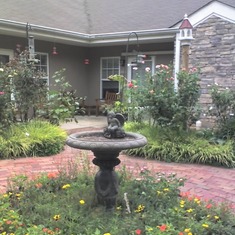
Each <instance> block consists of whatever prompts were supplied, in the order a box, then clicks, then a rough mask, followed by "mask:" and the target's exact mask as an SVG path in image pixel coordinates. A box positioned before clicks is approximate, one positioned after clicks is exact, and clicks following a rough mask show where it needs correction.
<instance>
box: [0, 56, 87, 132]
mask: <svg viewBox="0 0 235 235" xmlns="http://www.w3.org/2000/svg"><path fill="white" fill-rule="evenodd" d="M26 57H27V52H22V53H20V54H19V55H18V56H17V57H15V58H14V59H13V60H11V61H10V62H9V63H7V64H6V65H2V66H1V67H0V130H3V129H7V128H8V127H9V126H10V125H11V124H12V123H16V122H28V121H30V120H32V119H33V118H39V117H40V118H45V119H47V120H49V121H50V122H51V123H53V124H59V122H60V121H65V120H69V118H70V119H71V118H73V117H74V115H76V114H80V113H83V112H84V110H82V109H80V107H79V106H81V105H80V103H81V102H82V101H83V99H84V98H81V97H77V96H76V94H75V93H76V91H75V90H71V85H70V84H69V83H68V81H66V78H65V75H64V74H65V69H62V70H60V71H58V72H56V73H55V74H54V75H53V77H52V80H54V86H55V90H52V89H50V90H49V89H48V85H47V83H46V82H45V80H44V79H43V76H45V74H43V73H41V72H39V71H38V70H37V68H36V65H37V61H33V62H29V61H28V60H27V59H26ZM75 121H76V119H75Z"/></svg>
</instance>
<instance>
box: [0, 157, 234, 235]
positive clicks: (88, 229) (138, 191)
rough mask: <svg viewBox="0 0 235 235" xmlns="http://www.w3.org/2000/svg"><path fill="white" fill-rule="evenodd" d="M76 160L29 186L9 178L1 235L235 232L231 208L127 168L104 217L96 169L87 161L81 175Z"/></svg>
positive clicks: (173, 181) (1, 206) (167, 177)
mask: <svg viewBox="0 0 235 235" xmlns="http://www.w3.org/2000/svg"><path fill="white" fill-rule="evenodd" d="M79 159H80V161H77V160H76V159H75V160H73V161H71V162H70V163H69V164H68V165H69V167H67V168H63V169H61V170H60V171H59V173H55V172H52V173H48V174H42V175H41V176H40V177H38V178H37V179H35V180H33V181H31V180H29V179H28V178H27V177H25V176H23V177H20V176H17V177H16V178H13V179H12V181H11V185H10V186H9V191H8V192H7V193H5V194H4V195H2V196H1V200H0V201H1V202H0V217H1V218H4V220H1V221H0V223H1V224H0V225H1V226H0V232H1V233H4V232H6V233H8V234H10V232H14V233H15V234H19V235H25V234H26V231H27V232H28V234H37V233H36V231H39V229H41V231H40V232H39V233H38V234H40V235H41V234H77V235H91V234H94V235H119V234H128V235H129V234H130V235H135V234H141V235H156V234H159V235H160V234H169V235H175V234H189V233H191V234H204V235H209V234H215V235H230V234H234V232H235V230H234V227H233V226H234V221H235V215H234V214H233V213H232V211H231V210H230V209H229V205H225V204H224V205H223V204H219V205H217V204H216V203H215V202H213V201H203V200H202V199H200V198H199V197H197V196H195V195H190V194H189V193H187V192H186V193H180V191H179V187H180V186H183V184H184V181H185V180H184V179H181V178H177V177H176V175H174V174H171V173H170V174H164V173H156V174H151V173H150V171H149V170H148V169H141V173H140V175H139V176H136V175H135V176H133V175H132V174H131V173H130V172H128V171H127V170H126V169H121V170H120V171H119V172H118V174H119V176H120V177H119V178H120V187H119V188H120V189H119V195H118V199H117V205H116V209H115V211H113V212H112V213H111V212H107V211H105V209H104V208H103V206H101V205H99V204H98V202H97V199H96V195H95V191H94V185H93V183H94V182H93V181H94V168H92V166H90V164H91V163H88V162H86V163H85V164H84V169H85V170H84V171H81V170H80V171H79V170H78V169H81V168H79V167H78V165H79V164H81V159H82V158H81V156H79ZM82 161H83V159H82ZM85 161H86V160H85ZM179 195H180V196H179ZM61 205H63V206H61ZM9 221H10V222H9ZM36 229H38V230H36ZM34 230H35V232H34ZM29 231H30V232H29ZM31 231H32V232H31ZM48 231H50V232H48ZM33 232H34V233H33Z"/></svg>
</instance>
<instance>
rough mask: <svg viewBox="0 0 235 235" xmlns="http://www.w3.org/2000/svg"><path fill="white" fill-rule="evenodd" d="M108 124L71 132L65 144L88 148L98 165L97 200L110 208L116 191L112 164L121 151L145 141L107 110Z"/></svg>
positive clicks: (120, 117) (114, 200)
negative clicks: (91, 129)
mask: <svg viewBox="0 0 235 235" xmlns="http://www.w3.org/2000/svg"><path fill="white" fill-rule="evenodd" d="M107 122H108V126H107V127H106V128H105V129H104V130H103V131H90V132H81V133H75V134H71V135H70V136H69V137H68V138H67V141H66V144H67V145H69V146H70V147H72V148H77V149H85V150H91V151H92V152H93V153H94V156H95V158H94V159H93V161H92V162H93V163H94V164H95V165H97V166H99V168H100V169H99V171H98V172H97V174H96V176H95V191H96V193H97V198H98V202H99V203H100V204H102V205H104V206H105V207H106V210H108V211H110V210H113V209H114V208H115V205H116V198H117V195H118V185H119V182H118V177H117V173H116V172H115V171H114V167H115V166H117V165H119V164H120V162H121V161H120V160H119V158H118V156H119V154H120V152H121V151H122V150H126V149H132V148H139V147H142V146H144V145H146V144H147V140H146V138H145V137H144V136H142V135H140V134H136V133H132V132H125V131H124V130H123V128H122V127H123V124H124V117H123V116H122V115H121V114H115V113H114V112H110V113H108V115H107Z"/></svg>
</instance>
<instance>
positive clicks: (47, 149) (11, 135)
mask: <svg viewBox="0 0 235 235" xmlns="http://www.w3.org/2000/svg"><path fill="white" fill-rule="evenodd" d="M66 137H67V134H66V132H65V131H64V130H62V129H61V128H59V127H58V126H55V125H52V124H50V123H49V122H46V121H40V120H33V121H31V122H27V123H18V124H14V125H11V126H10V127H9V128H8V129H7V130H5V132H4V133H3V134H2V135H1V136H0V159H3V158H4V159H5V158H18V157H30V156H49V155H52V154H56V153H59V152H60V151H61V150H62V149H63V148H64V143H65V139H66Z"/></svg>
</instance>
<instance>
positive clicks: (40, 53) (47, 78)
mask: <svg viewBox="0 0 235 235" xmlns="http://www.w3.org/2000/svg"><path fill="white" fill-rule="evenodd" d="M38 55H39V56H40V58H41V56H42V55H44V56H46V64H45V65H43V67H46V76H43V77H42V78H41V79H43V80H45V82H46V84H47V86H48V87H49V85H50V79H49V55H48V53H45V52H35V59H37V56H38ZM39 63H41V62H40V59H39ZM34 65H35V67H37V68H40V69H41V67H42V65H41V64H40V65H38V63H35V64H34Z"/></svg>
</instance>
